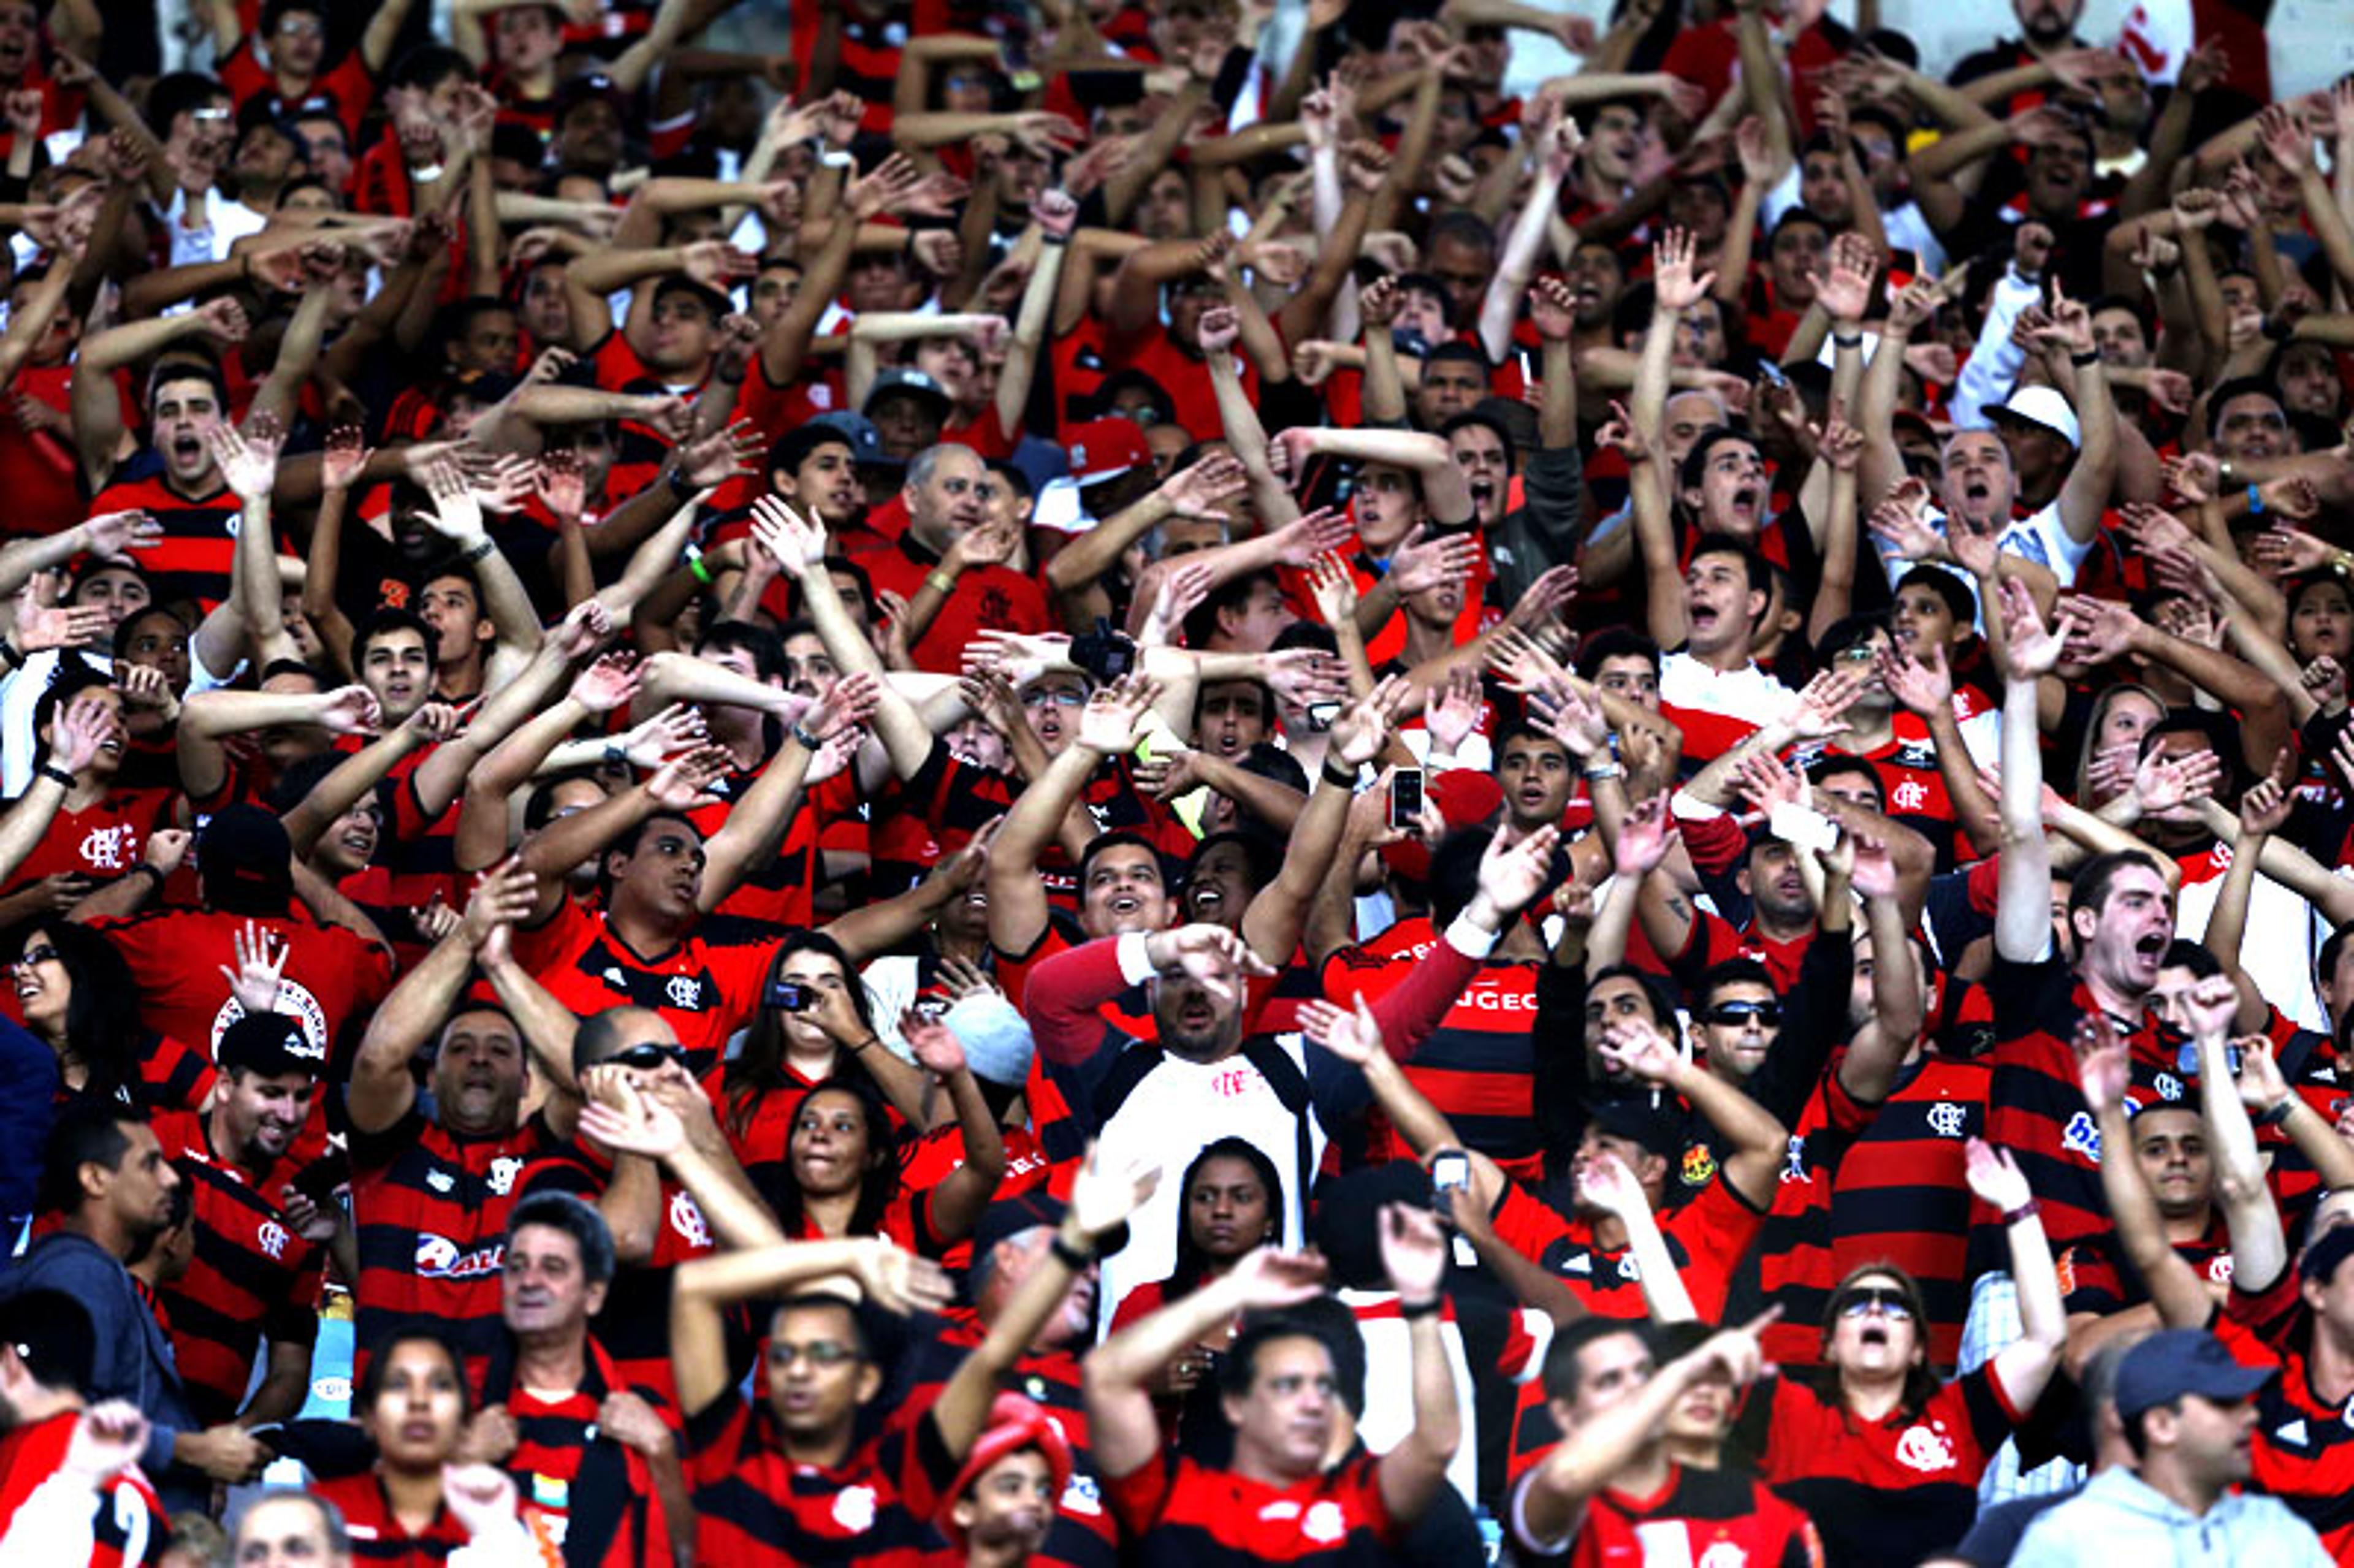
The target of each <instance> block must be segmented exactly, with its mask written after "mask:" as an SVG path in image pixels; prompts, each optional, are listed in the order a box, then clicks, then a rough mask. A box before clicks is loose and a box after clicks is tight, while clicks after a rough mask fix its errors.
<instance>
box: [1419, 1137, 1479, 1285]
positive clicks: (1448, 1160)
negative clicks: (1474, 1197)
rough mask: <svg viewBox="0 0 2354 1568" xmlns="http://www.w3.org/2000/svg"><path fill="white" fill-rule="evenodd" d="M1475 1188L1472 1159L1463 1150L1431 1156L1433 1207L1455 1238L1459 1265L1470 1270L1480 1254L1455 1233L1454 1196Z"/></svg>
mask: <svg viewBox="0 0 2354 1568" xmlns="http://www.w3.org/2000/svg"><path fill="white" fill-rule="evenodd" d="M1470 1185H1471V1157H1470V1156H1469V1155H1468V1154H1466V1153H1464V1152H1463V1151H1462V1150H1459V1149H1449V1150H1445V1151H1444V1152H1442V1153H1439V1154H1435V1155H1433V1156H1431V1160H1430V1207H1431V1209H1432V1211H1433V1212H1434V1213H1437V1216H1438V1219H1439V1223H1440V1224H1444V1225H1446V1226H1447V1228H1448V1232H1449V1234H1450V1235H1451V1236H1452V1238H1453V1251H1454V1254H1455V1262H1456V1265H1457V1266H1458V1267H1461V1268H1469V1267H1471V1266H1474V1265H1476V1264H1477V1263H1478V1262H1479V1252H1478V1250H1477V1249H1476V1248H1474V1247H1473V1246H1472V1245H1471V1244H1470V1242H1469V1241H1468V1240H1466V1239H1465V1238H1464V1236H1463V1235H1462V1234H1461V1233H1459V1232H1457V1231H1455V1230H1454V1224H1455V1204H1454V1202H1453V1201H1452V1200H1453V1197H1454V1194H1455V1193H1457V1192H1461V1191H1463V1190H1465V1189H1467V1188H1469V1186H1470Z"/></svg>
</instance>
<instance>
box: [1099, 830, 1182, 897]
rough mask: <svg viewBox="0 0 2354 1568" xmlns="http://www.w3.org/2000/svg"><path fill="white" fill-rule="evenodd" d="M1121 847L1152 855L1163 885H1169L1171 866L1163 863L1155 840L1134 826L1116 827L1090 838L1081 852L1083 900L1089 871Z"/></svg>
mask: <svg viewBox="0 0 2354 1568" xmlns="http://www.w3.org/2000/svg"><path fill="white" fill-rule="evenodd" d="M1120 848H1132V849H1140V850H1143V851H1144V852H1145V853H1148V854H1150V855H1151V856H1152V865H1153V869H1154V870H1155V871H1157V872H1159V873H1160V874H1161V885H1162V886H1163V887H1166V886H1168V885H1169V868H1168V866H1167V865H1166V864H1164V863H1162V861H1161V851H1160V849H1159V848H1158V847H1157V846H1155V845H1154V843H1153V842H1152V841H1151V840H1150V839H1148V838H1146V837H1145V836H1144V835H1143V834H1142V833H1140V832H1137V831H1136V830H1135V829H1133V828H1114V829H1113V830H1112V831H1111V832H1108V833H1097V835H1096V836H1095V837H1093V838H1091V839H1089V840H1088V841H1087V848H1085V849H1083V850H1081V851H1080V852H1079V869H1078V882H1079V897H1080V899H1081V901H1082V902H1084V901H1085V900H1086V898H1087V873H1089V872H1090V871H1092V870H1094V869H1095V863H1096V862H1097V860H1100V859H1101V858H1102V857H1103V856H1105V855H1107V854H1108V853H1111V852H1112V851H1113V850H1116V849H1120Z"/></svg>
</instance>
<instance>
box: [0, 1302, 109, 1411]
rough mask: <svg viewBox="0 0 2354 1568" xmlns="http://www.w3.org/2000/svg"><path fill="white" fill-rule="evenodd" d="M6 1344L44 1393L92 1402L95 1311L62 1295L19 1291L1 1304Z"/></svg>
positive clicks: (0, 1333) (0, 1337) (1, 1339)
mask: <svg viewBox="0 0 2354 1568" xmlns="http://www.w3.org/2000/svg"><path fill="white" fill-rule="evenodd" d="M0 1345H5V1346H7V1347H8V1348H9V1349H10V1350H12V1351H16V1359H17V1360H18V1361H22V1362H24V1363H25V1370H26V1371H27V1372H30V1373H32V1374H33V1378H34V1381H35V1382H37V1383H39V1384H40V1385H41V1386H42V1387H43V1388H57V1389H63V1388H69V1389H72V1390H73V1391H74V1392H75V1393H79V1394H80V1395H81V1396H82V1397H83V1398H85V1399H87V1398H89V1397H90V1376H91V1369H92V1367H93V1366H94V1364H95V1363H96V1361H97V1359H98V1335H97V1332H96V1331H95V1330H93V1329H91V1327H90V1311H89V1309H88V1308H85V1307H84V1306H82V1304H81V1302H80V1300H78V1299H77V1298H74V1297H71V1296H69V1295H67V1294H66V1293H65V1292H64V1291H62V1290H43V1289H31V1290H19V1291H17V1292H16V1294H15V1295H14V1296H11V1297H9V1298H6V1299H5V1300H0Z"/></svg>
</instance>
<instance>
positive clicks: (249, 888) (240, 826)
mask: <svg viewBox="0 0 2354 1568" xmlns="http://www.w3.org/2000/svg"><path fill="white" fill-rule="evenodd" d="M196 868H197V871H198V873H199V874H200V875H201V876H202V878H203V882H204V890H205V901H206V902H207V903H208V904H210V905H212V906H214V907H216V908H219V909H227V910H228V911H230V912H231V913H233V914H239V915H282V914H284V913H285V912H286V906H287V902H288V901H289V900H290V899H292V897H293V896H294V844H293V841H292V840H291V839H289V838H288V837H287V836H286V826H285V824H284V823H282V822H281V821H279V820H278V819H277V818H276V817H274V816H272V815H270V813H269V812H268V811H265V810H262V809H261V808H260V807H259V806H255V805H249V804H246V803H243V802H240V803H239V804H237V805H234V806H224V807H222V808H221V809H220V810H217V811H215V812H214V813H213V814H212V816H211V817H210V819H208V820H207V821H206V823H205V825H204V827H203V828H202V829H201V830H200V831H199V832H197V834H196Z"/></svg>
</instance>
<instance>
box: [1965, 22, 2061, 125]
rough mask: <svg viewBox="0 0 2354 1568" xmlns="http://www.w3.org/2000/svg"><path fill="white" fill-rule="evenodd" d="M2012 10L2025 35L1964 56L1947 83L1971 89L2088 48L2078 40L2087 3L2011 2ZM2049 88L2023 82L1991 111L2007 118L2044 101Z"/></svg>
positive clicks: (2042, 83) (2037, 83) (2043, 83)
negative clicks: (2078, 26) (1973, 84)
mask: <svg viewBox="0 0 2354 1568" xmlns="http://www.w3.org/2000/svg"><path fill="white" fill-rule="evenodd" d="M2010 9H2011V14H2012V15H2013V16H2017V17H2018V18H2019V26H2020V33H2021V35H2022V36H2021V37H2016V38H2004V39H2001V40H2000V41H1999V42H1997V43H1996V44H1994V45H1993V46H1992V47H1991V48H1983V49H1980V50H1978V52H1977V53H1976V54H1972V55H1966V56H1964V57H1963V58H1962V62H1961V64H1959V65H1957V66H1956V67H1955V68H1954V69H1953V71H1952V73H1951V74H1950V75H1948V76H1947V77H1946V80H1948V81H1950V82H1952V83H1953V84H1954V85H1955V86H1956V87H1967V86H1968V85H1969V84H1970V83H1971V82H1974V81H1977V80H1978V79H1981V78H1984V77H1989V76H1997V75H2000V74H2002V73H2003V72H2006V71H2012V70H2017V69H2019V68H2020V67H2022V66H2034V65H2039V64H2043V63H2046V62H2048V61H2049V60H2050V59H2051V58H2052V56H2054V55H2062V54H2066V53H2068V52H2070V51H2072V50H2075V49H2081V48H2084V40H2083V39H2082V38H2079V37H2076V20H2077V18H2078V17H2080V16H2083V15H2084V0H2010ZM2047 86H2048V83H2046V82H2042V81H2035V82H2025V83H2021V84H2020V86H2019V87H2017V88H2016V89H2014V90H2012V91H2011V92H2010V93H2009V94H2008V95H2007V96H2005V97H2003V98H2001V99H2000V100H1999V101H1996V102H1994V103H1990V104H1988V106H1987V107H1988V112H1990V113H1992V114H1995V115H1997V116H1998V117H1999V116H2005V115H2009V114H2012V113H2015V112H2017V111H2019V110H2020V109H2023V108H2025V107H2027V106H2028V105H2030V104H2031V103H2036V102H2040V101H2041V100H2042V96H2043V93H2044V91H2045V90H2046V88H2047Z"/></svg>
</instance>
